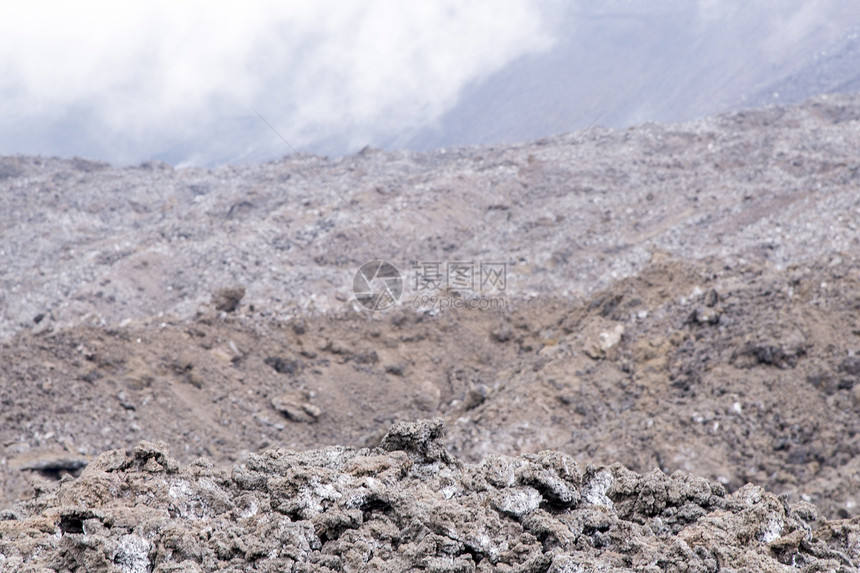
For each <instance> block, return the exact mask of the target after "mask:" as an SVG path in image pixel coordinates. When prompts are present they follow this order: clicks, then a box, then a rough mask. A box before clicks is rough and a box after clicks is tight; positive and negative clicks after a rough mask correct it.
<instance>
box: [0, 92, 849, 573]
mask: <svg viewBox="0 0 860 573" xmlns="http://www.w3.org/2000/svg"><path fill="white" fill-rule="evenodd" d="M858 127H860V98H858V97H852V96H821V97H819V98H815V99H813V100H810V101H808V102H806V103H805V104H803V105H801V106H798V107H789V108H782V107H770V108H764V109H761V110H752V111H745V112H737V113H732V114H728V115H725V116H720V117H717V118H712V119H707V120H701V121H697V122H693V123H688V124H680V125H652V124H649V125H643V126H639V127H636V128H631V129H628V130H624V131H613V130H607V129H603V128H599V127H594V128H591V129H589V130H587V131H585V132H584V133H578V134H569V135H564V136H559V137H557V138H551V139H547V140H541V141H537V142H532V143H527V144H521V145H515V146H505V147H496V148H488V147H484V148H480V147H474V148H465V149H451V150H440V151H437V152H432V153H427V154H417V153H407V152H403V153H382V152H378V151H374V150H369V149H368V150H365V151H363V152H362V153H360V154H358V155H355V156H350V157H344V158H340V159H334V160H329V159H325V158H318V157H310V158H303V157H295V156H293V157H287V158H285V159H284V160H282V161H278V162H272V163H268V164H264V165H256V166H242V167H224V168H219V169H216V170H210V171H207V170H198V169H173V168H171V167H169V166H167V165H164V164H157V163H150V164H145V165H142V166H140V167H137V168H124V169H120V168H113V167H110V166H108V165H104V164H100V163H96V162H92V161H87V160H82V159H74V160H63V159H55V158H34V157H5V158H0V260H2V262H3V265H2V267H0V361H2V365H3V368H2V369H0V387H2V388H3V393H2V395H0V507H7V508H10V509H9V510H8V511H7V512H5V513H3V514H2V517H3V520H2V521H0V555H2V557H0V568H2V567H5V569H2V570H3V571H5V570H6V569H8V570H10V571H16V570H20V569H23V568H24V567H25V565H23V563H24V562H26V563H27V564H28V565H26V566H32V567H33V568H34V569H33V570H38V569H37V568H38V567H52V568H54V569H55V570H64V569H71V570H73V569H75V567H90V568H98V567H102V568H108V567H109V566H115V567H119V568H120V570H126V571H147V570H163V571H169V570H182V568H183V567H184V568H185V570H200V569H202V570H218V569H227V568H229V567H234V568H236V569H237V570H238V569H241V568H242V567H243V565H242V563H245V564H247V563H248V562H253V563H254V564H255V566H257V568H258V569H265V568H266V567H269V568H270V569H272V570H276V569H279V568H281V569H283V568H288V567H289V566H292V564H293V563H295V564H296V570H301V568H300V567H299V565H298V564H299V563H307V564H308V566H309V567H312V568H316V569H321V568H322V567H328V568H329V569H332V570H362V569H367V568H373V567H377V566H378V568H382V567H383V565H382V563H383V562H385V563H388V565H387V566H389V567H390V568H392V570H398V568H399V569H403V568H408V567H423V568H425V569H430V570H470V569H474V568H478V569H480V568H489V567H499V568H504V566H510V567H512V568H517V567H519V568H520V570H529V569H528V568H529V567H532V569H531V570H536V571H547V570H556V571H565V570H570V571H575V570H577V569H576V566H575V565H573V562H568V561H566V560H565V559H566V558H564V557H563V555H574V556H575V562H576V563H582V564H583V567H584V569H583V570H588V569H589V568H598V569H599V568H605V569H609V568H611V567H619V568H624V567H627V568H635V569H644V568H647V567H649V566H653V567H657V568H660V567H663V568H672V567H675V565H678V567H679V568H680V564H681V563H682V562H686V561H691V560H692V561H696V563H698V565H696V567H699V570H716V569H715V568H716V567H726V568H729V567H733V568H736V569H739V568H744V567H745V568H747V569H750V570H780V569H779V568H780V567H788V566H791V565H792V564H793V565H795V566H802V567H807V566H808V567H809V568H810V570H816V569H815V568H816V567H818V568H819V570H826V569H838V568H839V567H844V568H846V569H850V568H851V567H856V566H857V565H858V564H860V558H858V553H857V552H858V549H857V547H858V545H857V543H858V541H857V539H858V538H857V537H856V535H857V533H856V527H857V525H856V524H857V521H856V520H857V519H858V518H857V517H856V516H857V515H858V513H860V508H858V503H860V494H859V493H858V492H860V462H858V457H857V455H858V452H859V451H860V436H858V431H860V422H858V420H860V417H858V413H860V384H858V380H860V283H858V281H860V259H858V252H860V251H858V246H860V236H858V231H857V220H858V214H860V194H858V188H860V171H858V164H857V160H856V158H857V149H858V148H860V129H858ZM374 259H381V260H386V261H390V262H391V263H393V264H394V265H395V266H397V267H398V268H399V269H400V270H401V271H402V272H403V274H404V291H403V294H402V296H401V297H400V301H399V304H398V305H396V306H395V307H394V308H391V309H388V310H385V311H376V312H374V311H369V310H367V309H366V308H364V307H363V306H362V305H361V304H359V303H358V301H357V300H356V298H355V296H354V294H353V292H352V289H353V284H354V282H353V278H354V276H355V273H356V271H357V270H358V268H359V267H360V266H361V265H362V264H363V263H365V262H367V261H370V260H374ZM455 261H460V262H464V261H465V262H474V263H475V264H476V265H478V264H479V263H481V262H488V263H489V262H492V263H499V262H501V263H504V265H505V268H506V284H505V285H504V287H505V288H503V289H502V288H499V285H498V284H497V285H495V287H494V288H493V289H489V288H488V289H487V290H486V291H482V290H481V289H478V288H474V289H471V290H470V289H464V288H460V287H456V288H455V287H454V286H451V285H449V286H448V288H445V289H440V290H438V291H434V292H433V293H432V295H433V296H435V297H436V298H435V299H433V300H432V301H431V300H430V299H426V298H422V296H425V295H426V294H427V293H426V291H418V290H416V286H417V283H416V279H417V278H419V277H418V275H417V274H416V272H415V270H416V269H419V268H420V267H421V265H420V264H419V263H428V262H429V263H433V262H455ZM489 298H492V299H494V300H499V299H501V300H503V301H504V305H503V306H501V307H498V306H495V307H492V308H483V309H481V307H480V306H478V307H477V308H476V307H475V305H471V306H470V303H474V302H476V301H477V302H480V301H482V300H487V299H489ZM434 302H435V304H434ZM454 306H457V307H458V308H451V307H454ZM434 417H441V418H442V419H444V420H445V421H446V424H447V430H446V435H445V437H444V438H443V437H442V436H441V429H439V428H438V427H437V426H435V425H432V424H431V426H432V427H433V428H436V429H434V430H433V431H432V432H430V433H432V434H433V436H434V437H433V439H432V440H430V441H429V442H428V441H427V440H424V441H423V442H422V441H421V440H419V442H420V443H422V444H424V445H423V446H422V445H416V444H417V443H418V442H415V441H414V440H412V439H411V438H410V439H406V438H404V440H405V441H401V442H402V443H401V442H398V441H397V439H394V438H392V435H393V434H391V433H390V432H389V437H388V438H385V439H383V438H384V436H385V435H386V432H388V431H389V428H391V427H392V425H394V427H395V428H400V429H399V430H397V431H394V430H392V431H394V435H397V432H401V431H406V430H403V428H412V429H413V430H415V431H418V430H417V429H416V428H425V429H426V428H429V427H430V426H427V425H426V424H424V425H419V426H410V425H408V424H407V425H406V426H404V425H402V424H400V422H408V421H412V420H417V419H422V418H434ZM410 431H412V430H410ZM424 431H425V430H421V432H424ZM426 431H430V430H426ZM419 433H420V432H419ZM422 439H423V438H422ZM410 440H411V441H410ZM159 441H161V442H164V443H166V444H169V447H170V455H171V456H173V457H172V458H171V457H169V456H168V453H167V447H168V446H166V445H164V444H161V445H154V444H155V443H156V442H159ZM431 443H432V447H431V446H430V445H428V444H431ZM380 444H382V445H381V447H382V450H380V449H375V448H377V447H379V446H380ZM393 444H394V445H393ZM319 448H325V449H319ZM422 448H423V449H422ZM427 448H430V449H429V450H428V449H427ZM117 449H119V450H122V451H117ZM307 450H313V451H308V452H306V453H297V452H302V451H307ZM431 450H432V452H431ZM548 451H551V453H548ZM102 452H110V453H107V454H102ZM123 452H128V453H127V454H126V453H123ZM404 452H405V453H404ZM416 452H417V453H416ZM100 454H101V455H100ZM201 456H204V457H205V458H206V459H207V460H208V461H197V460H198V458H200V457H201ZM428 456H429V457H428ZM174 458H175V461H173V460H174ZM364 465H367V466H368V468H369V469H366V470H365V469H361V468H362V467H364ZM497 466H498V467H497ZM180 467H182V468H183V469H181V470H180V469H179V468H180ZM231 468H232V469H231ZM356 468H358V469H356ZM492 468H496V469H492ZM538 468H544V469H545V470H546V472H549V474H552V475H553V476H555V477H554V478H552V480H556V479H557V480H561V482H564V483H566V484H567V485H566V486H565V487H567V489H566V490H565V491H567V492H568V493H565V494H564V497H563V499H562V498H558V497H557V495H558V494H557V493H553V491H554V490H553V489H552V488H553V487H555V486H550V485H546V483H545V482H544V481H541V480H543V479H544V478H542V477H534V476H535V475H538V474H540V475H544V473H542V472H544V469H538ZM564 468H568V469H564ZM496 471H498V472H503V473H504V472H507V473H506V474H505V475H508V474H510V475H509V476H508V477H506V478H504V479H502V478H498V479H496V478H494V477H492V475H491V474H492V473H493V472H496ZM303 472H304V473H303ZM386 472H388V473H386ZM676 472H681V473H676ZM300 474H301V475H302V476H305V477H296V476H299V475H300ZM383 474H384V475H383ZM549 474H547V475H549ZM244 475H247V476H250V477H246V478H244V477H242V476H244ZM76 476H79V477H78V479H74V478H75V477H76ZM307 476H312V477H307ZM511 476H512V477H511ZM596 476H604V477H596ZM606 476H610V477H611V479H610V477H606ZM693 476H695V477H693ZM368 479H370V480H371V481H370V482H368ZM547 479H549V478H547ZM243 480H244V481H243ZM273 480H274V481H273ZM278 480H281V481H280V482H279V481H278ZM301 480H310V481H308V482H302V481H301ZM373 480H377V481H378V482H379V483H381V484H384V486H385V488H388V489H386V490H385V491H387V492H388V493H387V494H386V495H388V496H389V497H387V498H373V499H372V500H371V501H369V502H367V503H368V504H369V505H367V506H365V505H362V504H363V503H364V502H357V501H349V500H356V499H359V497H360V492H361V491H364V490H362V488H364V489H365V490H366V489H367V488H371V487H375V486H371V485H368V483H376V482H373ZM493 480H496V481H493ZM499 480H501V481H499ZM552 480H550V481H552ZM594 480H598V481H599V482H600V483H601V484H603V485H600V486H599V487H600V488H604V486H605V489H603V490H602V494H601V495H605V499H604V498H602V497H599V496H598V497H594V496H593V495H592V494H590V493H589V492H592V493H593V491H595V488H597V487H598V485H596V484H597V483H598V482H595V481H594ZM601 480H602V481H601ZM561 482H556V481H553V482H552V483H556V485H558V483H561ZM303 483H305V484H306V483H312V484H313V485H312V486H308V485H302V484H303ZM547 483H548V482H547ZM747 483H751V484H753V485H746V484H747ZM380 487H382V486H380ZM303 488H305V489H303ZM308 488H310V489H308ZM655 488H656V489H658V490H660V491H666V492H670V493H666V496H668V497H665V496H664V497H660V496H661V495H662V494H660V495H657V494H654V493H653V491H654V490H655ZM761 488H764V490H762V489H761ZM508 490H510V491H508ZM643 491H644V492H645V493H642V492H643ZM320 492H323V493H320ZM332 492H334V493H332ZM703 492H710V493H708V494H707V495H706V494H705V493H703ZM765 492H768V493H765ZM327 495H328V496H330V497H325V496H327ZM315 496H316V497H315ZM356 496H358V497H356ZM553 496H556V497H553ZM589 496H591V497H589ZM649 496H650V497H649ZM655 496H656V497H655ZM774 496H779V497H774ZM411 497H414V499H410V498H411ZM646 498H647V499H651V498H653V499H657V498H659V499H657V501H653V503H652V501H641V502H638V505H637V502H636V500H639V499H643V500H644V499H646ZM670 498H671V501H669V499H670ZM384 499H387V501H384V502H383V501H381V500H384ZM290 500H292V501H290ZM301 500H304V501H301ZM506 500H507V501H506ZM560 500H561V501H560ZM595 500H598V501H595ZM607 500H608V501H607ZM300 501H301V503H305V502H306V503H307V504H309V505H307V507H304V508H298V509H297V508H291V507H288V505H289V503H300ZM353 503H357V504H358V505H349V504H353ZM254 504H256V505H254ZM386 504H387V505H386ZM506 504H514V505H517V504H519V505H517V507H518V508H520V509H516V511H513V512H512V511H509V510H508V509H505V508H507V507H509V505H506ZM252 506H254V507H256V508H257V509H255V510H253V511H251V509H250V508H251V507H252ZM433 508H435V509H433ZM522 508H525V509H522ZM431 509H432V510H431ZM521 509H522V511H521ZM255 512H256V513H255ZM517 512H520V513H519V514H517ZM470 514H475V515H477V516H479V517H477V518H476V519H477V521H475V522H474V523H473V522H471V521H467V520H465V518H464V517H463V516H464V515H470ZM774 516H776V517H774ZM440 520H441V521H440ZM595 520H597V521H595ZM601 520H602V521H601ZM598 522H599V524H598ZM463 523H468V524H469V527H473V529H472V530H470V529H469V527H466V526H465V525H463ZM477 523H480V524H484V525H481V526H480V527H486V528H487V529H485V530H481V529H480V528H479V527H478V525H476V524H477ZM774 523H775V524H778V527H777V525H773V524H774ZM595 524H598V525H599V526H598V525H595ZM768 524H770V525H768ZM207 528H209V529H207ZM267 528H268V529H267ZM735 530H737V531H740V532H742V533H740V534H738V535H739V536H738V537H735V536H733V535H734V532H735ZM329 531H331V532H329ZM479 531H484V532H485V533H484V536H485V538H486V539H487V540H486V541H481V539H484V538H481V539H478V538H476V537H474V536H475V535H478V534H477V533H476V532H479ZM801 531H802V532H803V533H802V534H801V533H799V532H801ZM548 532H551V533H548ZM744 532H745V533H744ZM729 533H731V535H729ZM273 535H274V536H276V537H277V539H279V544H278V545H277V547H274V546H273V545H272V544H271V543H269V545H265V543H268V542H270V541H271V539H272V538H273V537H272V536H273ZM344 536H346V537H344ZM469 536H472V537H469ZM264 542H265V543H264ZM261 544H262V545H261ZM422 544H423V545H422ZM482 544H483V545H482ZM685 544H686V545H685ZM419 546H420V547H419ZM263 547H264V548H265V551H264V550H263V549H262V548H263ZM287 547H291V548H292V549H286V548H287ZM685 547H687V549H684V548H685ZM700 547H701V548H704V549H702V550H700V549H699V548H700ZM362 548H363V549H362ZM276 550H277V551H276ZM350 550H354V551H353V553H349V551H350ZM267 551H268V552H267ZM273 551H275V553H272V552H273ZM689 551H691V552H692V553H690V552H689ZM576 552H579V553H576ZM347 553H349V555H347ZM374 557H376V558H377V559H378V561H373V559H374ZM4 560H5V561H4ZM87 560H92V561H87ZM279 560H280V561H279ZM828 560H829V561H828ZM529 563H531V565H528V564H529ZM302 566H304V565H302ZM159 567H160V568H161V569H157V568H159ZM171 567H173V569H171ZM176 567H179V569H176ZM446 568H447V569H446ZM553 568H554V569H553ZM768 568H769V569H768ZM694 570H695V569H694Z"/></svg>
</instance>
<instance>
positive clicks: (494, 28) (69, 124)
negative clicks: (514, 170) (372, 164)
mask: <svg viewBox="0 0 860 573" xmlns="http://www.w3.org/2000/svg"><path fill="white" fill-rule="evenodd" d="M4 4H5V5H4V7H3V8H0V38H2V40H0V105H2V109H3V112H2V115H0V152H2V153H7V154H8V153H15V152H20V153H42V154H52V153H56V154H60V155H70V154H80V155H95V156H99V157H102V158H106V159H108V160H110V161H116V162H135V161H140V160H141V159H142V158H144V157H145V156H146V155H148V154H155V155H158V154H164V153H165V151H168V152H169V150H170V149H171V148H175V149H177V150H178V149H182V148H185V147H186V146H187V145H186V144H187V143H188V142H192V141H196V140H198V139H199V138H201V137H202V138H205V139H206V140H207V146H206V148H207V149H209V148H211V146H212V141H211V139H212V138H216V139H217V138H224V139H225V141H224V146H225V150H226V149H229V148H230V146H232V145H236V144H237V143H238V144H239V148H236V149H235V150H234V151H233V152H232V153H234V154H235V156H236V157H239V158H241V157H242V156H243V155H245V154H250V155H251V156H253V154H254V150H255V149H256V148H257V147H258V145H256V144H257V143H259V146H263V147H265V146H266V145H271V141H272V136H273V135H274V134H272V133H271V131H270V130H269V128H268V127H266V126H265V124H263V123H262V122H261V121H260V119H259V118H258V117H257V115H256V113H255V112H259V113H260V114H262V115H263V116H264V117H265V118H266V119H267V120H268V121H270V122H271V123H272V124H273V125H274V126H275V127H276V128H277V129H278V131H279V132H280V133H281V134H282V135H283V136H284V137H285V138H287V139H288V140H289V141H290V143H291V144H292V145H293V146H295V147H297V148H304V147H306V146H308V145H312V144H314V143H315V142H320V141H325V140H331V139H334V138H336V139H339V140H341V141H343V142H344V143H346V145H347V146H353V147H354V146H356V145H359V146H360V145H364V144H366V143H368V142H369V141H371V140H372V137H373V134H379V133H385V132H387V131H392V130H403V129H408V128H410V127H415V126H420V125H423V124H424V123H426V122H428V121H432V120H434V119H435V118H437V117H438V116H439V115H440V114H442V113H443V112H444V111H445V110H447V109H448V108H450V107H451V106H452V105H453V104H454V103H455V102H456V99H457V95H458V93H459V92H460V90H461V89H462V88H463V86H464V85H465V84H466V83H468V82H473V81H477V80H480V79H481V78H482V77H484V76H487V75H489V74H491V73H493V72H494V71H496V70H498V69H499V68H501V67H503V66H504V65H505V64H507V63H508V62H510V61H511V60H512V59H514V58H517V57H518V56H521V55H523V54H528V53H534V52H537V51H541V50H546V49H548V48H549V47H551V46H552V44H553V37H552V34H551V33H550V32H549V31H548V26H547V24H546V22H545V21H544V20H543V18H542V15H541V10H539V9H538V8H537V6H536V3H535V2H529V1H526V0H487V1H477V2H476V1H470V2H463V1H460V0H433V1H431V2H403V1H396V0H395V1H386V0H362V1H360V2H359V1H326V2H298V1H284V0H279V1H276V2H247V3H242V4H241V5H240V4H239V3H224V4H223V5H221V4H220V3H218V2H192V1H183V2H159V1H154V2H152V1H148V2H140V3H135V2H115V1H107V2H56V3H54V2H38V1H35V2H20V3H12V2H6V3H4ZM542 5H543V4H542ZM546 6H551V4H547V5H546ZM544 9H545V8H544ZM254 127H256V128H259V129H257V130H256V137H257V138H258V139H259V140H260V141H259V142H255V141H254V139H253V137H248V134H247V133H244V132H246V131H248V130H249V129H251V130H252V131H253V129H254ZM267 131H268V133H267ZM236 135H239V136H240V137H241V138H242V139H245V140H246V141H240V142H230V141H229V139H230V138H231V136H233V137H235V136H236ZM344 138H346V139H344ZM279 144H280V146H282V147H283V146H284V144H283V142H280V143H279ZM215 147H216V148H217V147H218V146H217V145H216V146H215ZM207 149H204V150H203V151H202V154H201V155H197V156H195V154H194V153H193V152H190V153H189V156H188V157H187V158H185V160H186V161H191V162H207V161H209V160H210V159H211V157H207V156H205V155H203V154H205V153H209V154H210V155H211V150H209V151H207ZM288 152H289V150H288V149H284V150H283V153H284V154H286V153H288ZM227 153H228V154H229V153H231V152H229V151H228V152H227Z"/></svg>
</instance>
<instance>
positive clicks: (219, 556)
mask: <svg viewBox="0 0 860 573" xmlns="http://www.w3.org/2000/svg"><path fill="white" fill-rule="evenodd" d="M443 428H444V424H443V422H442V420H441V419H435V420H431V421H419V422H400V423H397V424H395V425H394V426H393V427H392V428H391V429H390V430H389V432H388V433H387V434H386V435H385V437H384V438H383V439H382V441H381V443H380V445H379V447H376V448H362V449H353V448H346V447H330V448H325V449H320V450H313V451H307V452H294V451H289V450H284V449H280V448H273V449H269V450H267V451H265V452H263V453H261V454H257V455H251V456H250V457H249V458H248V461H247V463H245V464H241V465H238V466H236V467H234V468H233V469H232V471H228V470H221V469H216V468H215V467H214V466H213V465H212V464H211V463H210V462H208V461H206V460H205V459H200V460H198V461H195V462H193V463H191V464H189V465H188V466H187V467H185V468H180V467H179V465H178V463H177V462H176V461H175V460H174V459H173V458H171V457H170V456H169V455H168V447H167V445H166V444H164V443H151V442H140V443H139V444H138V445H137V446H136V447H135V448H134V450H133V452H132V453H131V454H130V455H129V454H128V453H126V452H125V451H124V450H113V451H108V452H105V453H103V454H101V455H100V456H99V457H98V458H97V460H96V461H95V462H93V463H91V464H90V465H89V466H88V467H87V468H86V470H85V471H84V472H83V474H82V475H81V476H80V477H79V478H77V479H74V478H71V477H67V478H64V479H63V480H62V481H60V482H59V484H58V485H56V486H53V487H49V488H47V489H45V490H41V491H39V492H37V494H36V496H35V497H34V498H33V499H31V500H29V501H24V502H20V503H19V504H18V505H16V506H15V507H14V508H13V509H11V510H6V511H4V512H3V513H2V515H0V518H2V521H0V571H44V570H53V571H77V570H86V571H124V572H144V571H154V572H167V571H173V572H178V571H189V572H191V571H248V570H256V571H369V570H375V571H406V570H426V571H450V572H455V571H457V572H459V571H535V572H537V571H542V572H543V571H546V572H562V571H594V570H597V571H618V570H636V571H667V570H670V571H718V570H749V571H789V570H797V569H802V570H804V571H854V570H856V567H857V565H858V564H860V519H856V518H855V519H852V520H840V521H829V520H824V519H819V518H818V515H817V511H816V509H815V507H814V506H813V505H811V504H809V503H805V502H800V503H797V504H790V503H788V502H787V501H786V499H785V498H780V497H777V496H774V495H773V494H771V493H768V492H767V491H765V490H764V489H762V488H761V487H758V486H754V485H747V486H744V487H742V488H741V489H739V490H737V491H736V492H734V493H733V494H730V495H729V494H727V492H726V490H725V489H724V487H723V486H722V485H720V484H719V483H713V482H709V481H707V480H705V479H703V478H698V477H692V476H690V475H687V474H683V473H680V472H678V473H675V474H672V475H671V476H668V475H665V474H664V473H662V472H661V471H660V470H654V471H652V472H651V473H649V474H647V475H640V474H636V473H634V472H632V471H630V470H627V469H626V468H624V467H622V466H621V465H618V464H616V465H612V466H609V467H606V466H603V467H598V466H594V465H588V466H587V467H581V466H580V465H579V464H578V463H577V462H576V461H575V460H574V459H572V458H571V457H569V456H567V455H565V454H563V453H560V452H554V451H544V452H541V453H538V454H531V455H525V456H521V457H509V456H489V457H487V458H485V459H484V460H483V461H482V462H481V463H479V464H476V465H470V464H463V463H461V462H459V461H457V460H456V459H453V458H452V457H451V456H450V455H449V453H448V452H447V451H446V449H445V448H444V446H443V443H442V434H443Z"/></svg>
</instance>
